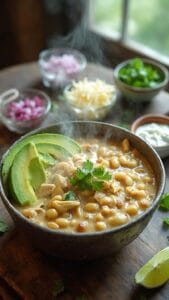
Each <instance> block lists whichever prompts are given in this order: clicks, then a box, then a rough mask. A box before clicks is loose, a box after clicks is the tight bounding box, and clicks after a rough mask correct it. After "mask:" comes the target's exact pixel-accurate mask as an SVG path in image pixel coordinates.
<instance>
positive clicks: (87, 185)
mask: <svg viewBox="0 0 169 300" xmlns="http://www.w3.org/2000/svg"><path fill="white" fill-rule="evenodd" d="M111 178H112V176H111V174H110V173H109V172H108V171H106V170H105V169H104V168H100V167H97V168H94V167H93V163H92V162H91V161H90V160H87V161H86V162H84V164H83V167H82V169H80V168H77V170H76V173H75V176H73V177H71V178H70V183H71V184H72V185H73V186H77V187H78V188H79V190H82V191H83V190H93V191H99V190H101V189H102V188H103V182H104V181H105V180H110V179H111Z"/></svg>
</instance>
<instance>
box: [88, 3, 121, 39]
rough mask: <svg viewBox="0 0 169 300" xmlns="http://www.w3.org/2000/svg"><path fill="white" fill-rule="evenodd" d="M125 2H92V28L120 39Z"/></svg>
mask: <svg viewBox="0 0 169 300" xmlns="http://www.w3.org/2000/svg"><path fill="white" fill-rule="evenodd" d="M122 1H123V0H118V1H117V0H106V1H103V0H94V1H93V0H91V2H90V3H91V11H90V12H91V14H90V15H91V26H92V27H93V28H94V29H96V30H98V31H100V32H101V33H103V34H106V35H112V34H113V37H115V38H120V31H121V8H122Z"/></svg>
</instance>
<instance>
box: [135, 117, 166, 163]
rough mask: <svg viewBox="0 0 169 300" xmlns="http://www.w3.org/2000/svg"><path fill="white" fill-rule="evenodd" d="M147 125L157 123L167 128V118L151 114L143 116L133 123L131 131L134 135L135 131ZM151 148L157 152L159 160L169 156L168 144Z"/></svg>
mask: <svg viewBox="0 0 169 300" xmlns="http://www.w3.org/2000/svg"><path fill="white" fill-rule="evenodd" d="M149 123H159V124H164V125H168V126H169V117H168V116H164V115H153V114H148V115H144V116H142V117H140V118H138V119H136V120H135V121H134V122H133V124H132V125H131V131H132V132H133V133H135V134H136V131H137V129H138V128H139V127H140V126H142V125H144V124H149ZM151 146H152V147H153V148H154V149H155V150H156V151H157V153H158V154H159V156H160V157H161V158H165V157H167V156H169V144H168V145H165V146H156V147H155V146H153V145H151Z"/></svg>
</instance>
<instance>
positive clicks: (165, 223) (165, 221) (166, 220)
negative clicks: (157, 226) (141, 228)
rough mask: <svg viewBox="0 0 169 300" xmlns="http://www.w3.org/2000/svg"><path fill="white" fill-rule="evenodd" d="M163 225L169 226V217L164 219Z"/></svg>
mask: <svg viewBox="0 0 169 300" xmlns="http://www.w3.org/2000/svg"><path fill="white" fill-rule="evenodd" d="M162 220H163V224H164V225H167V226H169V217H166V218H162Z"/></svg>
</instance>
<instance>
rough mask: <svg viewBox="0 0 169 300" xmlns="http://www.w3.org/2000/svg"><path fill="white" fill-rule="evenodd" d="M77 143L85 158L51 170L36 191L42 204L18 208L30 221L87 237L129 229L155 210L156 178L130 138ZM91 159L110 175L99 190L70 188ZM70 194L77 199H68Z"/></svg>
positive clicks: (78, 158)
mask: <svg viewBox="0 0 169 300" xmlns="http://www.w3.org/2000/svg"><path fill="white" fill-rule="evenodd" d="M78 142H79V144H80V145H81V148H82V152H81V153H79V154H76V155H74V156H72V157H69V158H68V159H67V160H65V161H60V162H57V163H56V164H55V165H53V166H52V167H50V168H48V169H47V170H46V172H47V181H46V183H44V184H42V185H41V187H40V189H39V190H38V192H37V197H38V201H37V203H36V204H35V205H33V206H29V207H24V208H19V210H20V211H21V212H22V214H23V215H24V216H25V217H27V218H30V219H31V220H32V221H33V222H35V223H37V224H40V225H42V226H45V227H48V228H50V229H53V230H63V231H67V232H78V233H85V232H95V231H103V230H109V229H111V228H114V227H117V226H120V225H123V224H126V223H128V222H130V221H132V220H133V219H134V218H136V217H137V216H138V215H139V214H141V213H143V212H144V211H145V210H146V209H147V208H148V207H149V206H150V205H151V203H152V201H153V199H154V198H155V195H156V182H155V176H154V174H153V172H152V170H151V167H150V165H149V164H148V162H147V161H146V160H145V159H144V158H143V157H142V155H141V154H140V153H139V152H138V151H137V150H136V149H134V148H132V147H131V146H130V144H129V141H128V140H127V139H125V140H123V141H122V143H118V144H117V143H113V142H105V141H102V140H99V139H90V140H84V139H81V140H78ZM87 160H89V161H90V162H92V163H93V166H94V167H95V168H98V167H99V168H104V170H105V171H106V172H108V173H109V174H110V175H111V179H109V180H104V181H103V182H102V188H101V189H100V190H90V189H89V190H88V189H86V190H79V188H78V187H77V186H74V185H72V184H71V183H70V178H72V177H73V176H74V175H75V174H76V171H77V168H79V169H81V168H83V164H84V163H85V162H86V161H87ZM70 191H71V192H73V194H74V196H75V197H74V199H71V197H70V199H68V200H65V195H67V193H69V192H70Z"/></svg>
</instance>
